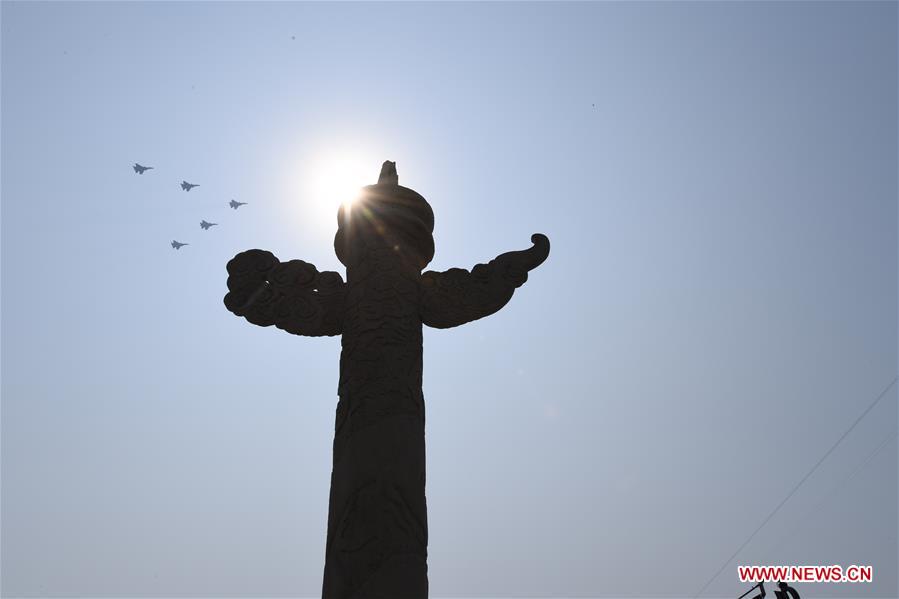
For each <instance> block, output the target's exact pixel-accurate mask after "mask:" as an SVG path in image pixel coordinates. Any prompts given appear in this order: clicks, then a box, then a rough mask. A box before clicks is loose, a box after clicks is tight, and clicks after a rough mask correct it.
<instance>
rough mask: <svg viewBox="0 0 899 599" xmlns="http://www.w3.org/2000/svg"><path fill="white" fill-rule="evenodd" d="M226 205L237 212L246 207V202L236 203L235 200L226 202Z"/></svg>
mask: <svg viewBox="0 0 899 599" xmlns="http://www.w3.org/2000/svg"><path fill="white" fill-rule="evenodd" d="M228 205H229V206H231V207H232V208H234V209H235V210H237V209H238V208H240V207H241V206H246V205H247V203H246V202H238V201H236V200H231V201H230V202H228Z"/></svg>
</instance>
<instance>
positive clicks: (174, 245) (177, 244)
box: [172, 239, 190, 250]
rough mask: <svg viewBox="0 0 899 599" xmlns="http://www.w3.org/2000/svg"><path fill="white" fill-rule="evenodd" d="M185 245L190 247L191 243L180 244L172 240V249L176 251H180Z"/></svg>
mask: <svg viewBox="0 0 899 599" xmlns="http://www.w3.org/2000/svg"><path fill="white" fill-rule="evenodd" d="M183 245H190V244H189V243H180V242H178V241H175V240H174V239H173V240H172V247H173V248H175V249H176V250H180V249H181V246H183Z"/></svg>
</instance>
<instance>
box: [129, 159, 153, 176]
mask: <svg viewBox="0 0 899 599" xmlns="http://www.w3.org/2000/svg"><path fill="white" fill-rule="evenodd" d="M131 168H133V169H134V172H135V173H137V174H138V175H143V174H144V171H149V170H152V169H153V167H152V166H141V165H140V164H138V163H136V162H135V163H134V166H132V167H131Z"/></svg>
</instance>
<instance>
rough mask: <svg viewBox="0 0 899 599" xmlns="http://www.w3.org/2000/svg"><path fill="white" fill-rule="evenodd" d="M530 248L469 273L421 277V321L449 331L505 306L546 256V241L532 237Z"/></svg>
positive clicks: (455, 271)
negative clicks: (529, 272) (530, 272)
mask: <svg viewBox="0 0 899 599" xmlns="http://www.w3.org/2000/svg"><path fill="white" fill-rule="evenodd" d="M531 243H533V244H534V245H533V247H531V248H529V249H526V250H521V251H518V252H507V253H505V254H501V255H499V256H497V257H496V258H494V259H493V260H491V261H490V262H489V263H488V264H478V265H477V266H475V267H474V268H472V269H471V272H469V271H467V270H465V269H462V268H451V269H449V270H447V271H444V272H434V271H430V270H429V271H427V272H425V273H423V274H422V275H421V308H420V309H421V321H422V322H423V323H424V324H426V325H428V326H429V327H434V328H437V329H448V328H450V327H455V326H459V325H460V324H465V323H466V322H471V321H472V320H477V319H478V318H483V317H485V316H489V315H491V314H493V313H494V312H497V311H499V310H500V309H501V308H502V307H503V306H505V305H506V304H507V303H508V302H509V300H510V299H512V294H513V293H514V292H515V289H517V288H518V287H521V286H522V285H524V283H525V281H527V280H528V271H531V270H533V269H535V268H537V267H538V266H540V264H542V263H543V261H544V260H546V258H547V256H549V238H547V237H546V235H541V234H540V233H535V234H534V235H532V236H531Z"/></svg>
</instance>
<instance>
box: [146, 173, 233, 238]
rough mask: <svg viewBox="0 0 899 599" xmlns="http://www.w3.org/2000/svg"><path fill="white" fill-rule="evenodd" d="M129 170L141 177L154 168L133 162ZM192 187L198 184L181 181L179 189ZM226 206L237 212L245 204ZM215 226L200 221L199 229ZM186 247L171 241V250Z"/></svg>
mask: <svg viewBox="0 0 899 599" xmlns="http://www.w3.org/2000/svg"><path fill="white" fill-rule="evenodd" d="M131 168H133V169H134V172H135V173H137V174H138V175H143V174H144V173H145V172H147V171H149V170H152V169H153V168H154V167H152V166H144V165H142V164H140V163H138V162H135V163H134V165H133V166H132V167H131ZM194 187H199V184H197V183H188V182H187V181H184V180H182V181H181V189H183V190H184V191H190V190H191V189H193V188H194ZM228 205H229V206H231V208H233V209H234V210H237V209H238V208H240V207H241V206H246V205H247V202H238V201H237V200H231V201H230V202H228ZM217 226H218V223H210V222H208V221H206V220H201V221H200V228H202V229H203V230H204V231H208V230H209V229H211V228H212V227H217ZM186 245H190V244H189V243H182V242H180V241H176V240H174V239H173V240H172V248H173V249H176V250H180V249H181V248H183V247H184V246H186Z"/></svg>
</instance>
